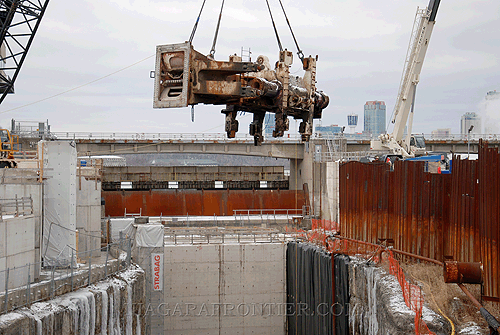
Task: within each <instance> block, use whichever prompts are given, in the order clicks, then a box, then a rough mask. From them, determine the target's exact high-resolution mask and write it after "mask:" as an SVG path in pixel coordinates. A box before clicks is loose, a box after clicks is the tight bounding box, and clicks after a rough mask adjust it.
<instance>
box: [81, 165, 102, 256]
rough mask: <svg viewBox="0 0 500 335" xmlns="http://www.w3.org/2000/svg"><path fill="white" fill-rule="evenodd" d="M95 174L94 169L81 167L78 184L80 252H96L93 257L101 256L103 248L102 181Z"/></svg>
mask: <svg viewBox="0 0 500 335" xmlns="http://www.w3.org/2000/svg"><path fill="white" fill-rule="evenodd" d="M95 173H97V172H96V170H95V169H94V168H92V167H89V168H86V167H85V168H83V167H79V168H78V171H77V179H78V180H77V183H76V184H77V185H76V228H77V229H78V233H79V234H78V252H84V251H90V250H94V251H93V252H92V257H98V256H100V252H99V250H98V249H99V248H100V247H101V237H100V236H101V180H100V176H95V175H94V174H95ZM97 178H99V179H97ZM87 256H89V255H88V254H85V256H82V257H84V258H85V257H87Z"/></svg>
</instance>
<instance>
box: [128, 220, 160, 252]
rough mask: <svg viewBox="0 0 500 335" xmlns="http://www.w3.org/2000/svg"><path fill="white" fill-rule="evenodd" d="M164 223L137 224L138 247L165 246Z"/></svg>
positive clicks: (136, 237)
mask: <svg viewBox="0 0 500 335" xmlns="http://www.w3.org/2000/svg"><path fill="white" fill-rule="evenodd" d="M163 235H164V233H163V225H161V224H148V225H145V224H141V225H137V232H136V233H135V243H136V246H138V247H147V248H161V247H163Z"/></svg>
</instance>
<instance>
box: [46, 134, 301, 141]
mask: <svg viewBox="0 0 500 335" xmlns="http://www.w3.org/2000/svg"><path fill="white" fill-rule="evenodd" d="M51 135H52V136H53V137H54V138H55V139H58V140H112V141H141V140H144V141H148V140H152V141H200V142H201V141H218V142H234V141H245V142H246V141H248V142H252V143H253V140H254V138H253V136H251V135H249V134H238V135H236V137H235V138H228V137H227V135H226V134H225V133H91V132H52V133H51ZM266 140H267V141H279V142H284V141H300V140H301V137H300V135H298V134H287V135H286V136H284V137H276V138H275V137H268V138H266Z"/></svg>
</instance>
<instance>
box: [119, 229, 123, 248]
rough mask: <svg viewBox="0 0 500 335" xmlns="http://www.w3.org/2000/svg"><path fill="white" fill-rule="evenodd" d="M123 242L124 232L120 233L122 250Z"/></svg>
mask: <svg viewBox="0 0 500 335" xmlns="http://www.w3.org/2000/svg"><path fill="white" fill-rule="evenodd" d="M122 242H123V232H122V231H120V249H122V250H123V243H122Z"/></svg>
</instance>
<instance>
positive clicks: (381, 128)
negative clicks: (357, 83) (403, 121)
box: [363, 101, 386, 137]
mask: <svg viewBox="0 0 500 335" xmlns="http://www.w3.org/2000/svg"><path fill="white" fill-rule="evenodd" d="M385 110H386V106H385V102H383V101H367V102H366V104H365V114H364V118H363V119H364V124H365V129H364V131H365V133H367V134H370V135H372V136H373V137H377V136H378V135H380V134H385Z"/></svg>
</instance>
